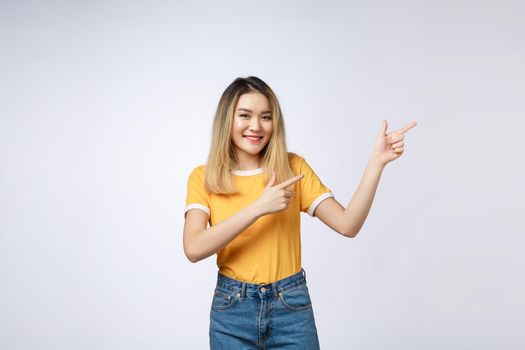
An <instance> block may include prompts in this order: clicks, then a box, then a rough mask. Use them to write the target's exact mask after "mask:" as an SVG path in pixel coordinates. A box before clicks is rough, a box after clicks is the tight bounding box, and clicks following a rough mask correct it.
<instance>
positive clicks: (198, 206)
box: [184, 203, 210, 217]
mask: <svg viewBox="0 0 525 350" xmlns="http://www.w3.org/2000/svg"><path fill="white" fill-rule="evenodd" d="M190 209H200V210H202V211H205V212H206V214H208V216H210V208H208V207H207V206H205V205H202V204H197V203H194V204H188V205H187V206H186V208H184V217H186V212H187V211H188V210H190Z"/></svg>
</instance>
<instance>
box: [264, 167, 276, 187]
mask: <svg viewBox="0 0 525 350" xmlns="http://www.w3.org/2000/svg"><path fill="white" fill-rule="evenodd" d="M276 178H277V176H275V171H273V170H272V177H271V178H270V181H268V184H267V185H266V187H272V186H273V185H275V180H276Z"/></svg>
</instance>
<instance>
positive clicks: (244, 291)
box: [241, 282, 246, 299]
mask: <svg viewBox="0 0 525 350" xmlns="http://www.w3.org/2000/svg"><path fill="white" fill-rule="evenodd" d="M245 298H246V282H243V283H242V285H241V299H245Z"/></svg>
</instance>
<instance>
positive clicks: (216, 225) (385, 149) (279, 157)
mask: <svg viewBox="0 0 525 350" xmlns="http://www.w3.org/2000/svg"><path fill="white" fill-rule="evenodd" d="M415 125H416V123H415V122H412V123H410V124H408V125H407V126H405V127H404V128H401V129H399V130H397V131H394V132H390V133H387V123H386V121H383V124H382V127H381V131H380V132H379V135H378V136H377V140H376V143H375V146H374V149H373V151H372V154H371V156H370V159H369V162H368V165H367V168H366V170H365V173H364V176H363V178H362V180H361V183H360V184H359V186H358V188H357V191H356V192H355V194H354V196H353V197H352V200H351V201H350V203H349V204H348V207H347V208H346V209H345V208H344V207H343V206H342V205H341V204H339V202H338V201H336V200H335V198H334V196H333V195H332V193H331V191H330V189H329V188H328V187H326V186H325V185H324V184H323V183H322V182H321V181H320V179H319V178H318V177H317V175H316V174H315V172H314V171H313V170H312V168H311V167H310V166H309V165H308V163H307V162H306V161H305V160H304V158H302V157H300V156H298V155H297V154H294V153H289V152H288V151H287V147H286V138H285V129H284V121H283V117H282V113H281V109H280V106H279V102H278V100H277V97H276V96H275V94H274V93H273V91H272V90H271V89H270V87H269V86H268V85H267V84H266V83H265V82H263V81H262V80H261V79H259V78H257V77H253V76H252V77H247V78H237V79H235V80H234V81H233V82H232V83H231V84H230V85H229V86H228V87H227V88H226V90H225V91H224V93H223V94H222V97H221V99H220V102H219V105H218V108H217V112H216V115H215V120H214V123H213V135H212V142H211V149H210V153H209V156H208V161H207V163H206V164H205V165H201V166H198V167H196V168H195V169H193V171H192V172H191V174H190V175H189V179H188V192H187V198H186V208H185V225H184V238H183V244H184V252H185V254H186V256H187V257H188V259H189V260H190V261H191V262H197V261H200V260H202V259H205V258H207V257H209V256H211V255H213V254H217V265H218V268H219V270H218V274H217V284H216V288H215V291H214V294H213V299H212V302H211V311H210V328H209V336H210V347H211V348H212V349H288V350H290V349H318V348H319V340H318V336H317V329H316V326H315V319H314V313H313V310H312V302H311V300H310V295H309V292H308V287H307V285H306V273H305V271H304V269H303V268H302V265H301V241H300V212H301V211H302V212H306V213H308V214H309V215H310V216H315V217H318V218H319V219H320V220H321V221H322V222H324V223H325V224H326V225H327V226H328V227H330V228H332V229H333V230H335V231H336V232H338V233H340V234H341V235H343V236H345V237H355V235H357V233H358V232H359V230H360V229H361V226H362V225H363V223H364V221H365V219H366V216H367V215H368V211H369V210H370V207H371V205H372V201H373V198H374V195H375V191H376V188H377V185H378V182H379V179H380V177H381V173H382V171H383V168H384V167H385V165H386V164H388V163H389V162H391V161H393V160H395V159H397V158H399V157H400V156H401V155H402V154H403V150H404V141H403V140H404V136H403V134H405V133H406V132H407V131H408V130H410V129H411V128H413V127H414V126H415ZM208 223H209V224H210V226H209V227H208Z"/></svg>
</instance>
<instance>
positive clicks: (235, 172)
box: [231, 168, 264, 176]
mask: <svg viewBox="0 0 525 350" xmlns="http://www.w3.org/2000/svg"><path fill="white" fill-rule="evenodd" d="M263 171H264V169H263V168H257V169H252V170H238V169H232V170H231V173H232V174H233V175H239V176H250V175H257V174H261V173H262V172H263Z"/></svg>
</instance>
